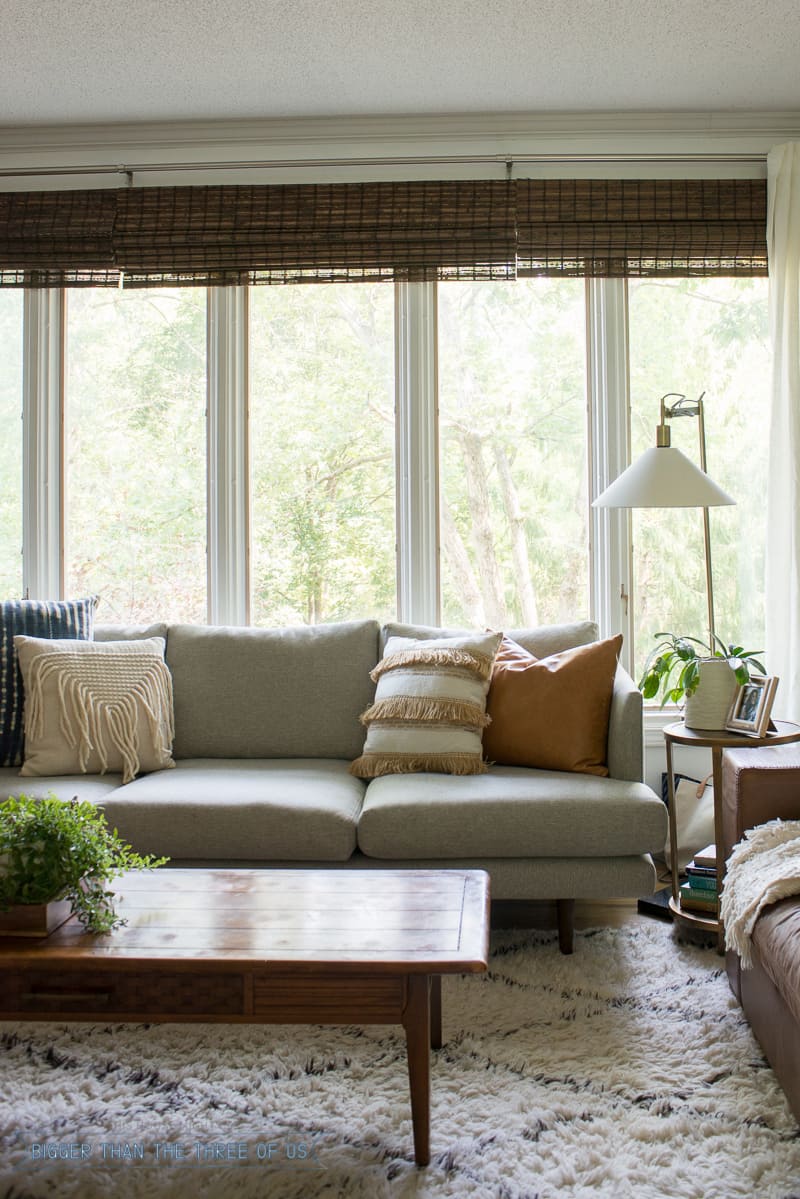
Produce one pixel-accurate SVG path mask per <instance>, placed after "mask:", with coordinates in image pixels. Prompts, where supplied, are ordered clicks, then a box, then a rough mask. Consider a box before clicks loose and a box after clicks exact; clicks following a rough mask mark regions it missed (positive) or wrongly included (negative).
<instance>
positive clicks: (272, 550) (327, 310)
mask: <svg viewBox="0 0 800 1199" xmlns="http://www.w3.org/2000/svg"><path fill="white" fill-rule="evenodd" d="M250 313H251V320H250V347H251V348H250V430H251V435H250V462H251V480H252V482H251V488H252V516H251V541H252V567H251V572H252V582H251V587H252V605H251V612H252V618H253V620H254V621H255V623H257V624H276V625H277V624H318V623H320V622H323V621H336V620H347V619H354V618H363V617H376V618H378V619H391V618H392V617H393V616H394V614H395V607H396V600H395V594H396V584H395V574H396V571H395V483H394V331H393V316H394V292H393V289H392V288H391V287H389V286H387V285H385V284H384V285H380V284H363V285H355V284H331V285H328V286H322V287H261V288H254V289H253V290H252V291H251V294H250Z"/></svg>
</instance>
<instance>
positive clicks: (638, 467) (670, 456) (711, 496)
mask: <svg viewBox="0 0 800 1199" xmlns="http://www.w3.org/2000/svg"><path fill="white" fill-rule="evenodd" d="M704 395H705V392H703V393H702V394H701V395H700V397H699V399H697V400H687V398H686V396H685V395H681V394H680V393H679V392H675V391H670V392H667V394H666V395H664V396H662V397H661V419H660V422H659V424H658V425H657V427H656V444H655V445H654V446H652V447H651V448H650V449H649V450H645V452H644V453H643V454H642V455H641V457H640V458H637V459H636V461H635V462H632V463H631V465H630V466H629V467H628V468H627V469H626V470H624V471H623V472H622V474H621V475H619V477H618V478H616V479H615V480H614V482H613V483H611V484H610V485H609V486H608V487H606V489H605V491H603V492H602V493H601V494H600V495H599V496H598V497H597V499H596V500H595V501H594V502H593V504H592V507H593V508H702V509H703V544H704V548H705V566H706V596H707V602H708V628H709V633H710V639H711V648H712V651H713V648H714V638H715V636H716V626H715V622H714V584H713V580H712V577H711V533H710V525H709V519H708V509H709V508H715V507H718V506H721V505H723V504H735V503H736V500H734V499H732V498H731V496H729V495H728V493H727V491H723V490H722V488H721V487H718V486H717V484H716V483H715V482H714V481H713V480H712V479H710V478H709V477H708V474H707V473H706V427H705V420H704V416H703V396H704ZM672 399H674V400H675V403H673V404H669V405H668V404H667V400H672ZM681 416H690V417H695V416H696V417H697V419H698V426H699V436H700V467H699V468H698V467H697V466H695V465H694V463H693V462H691V461H690V460H689V459H688V458H687V457H686V455H685V454H682V453H681V451H680V450H676V449H674V448H673V446H672V445H671V444H670V433H671V430H670V426H669V425H668V424H667V421H669V420H677V419H678V417H681Z"/></svg>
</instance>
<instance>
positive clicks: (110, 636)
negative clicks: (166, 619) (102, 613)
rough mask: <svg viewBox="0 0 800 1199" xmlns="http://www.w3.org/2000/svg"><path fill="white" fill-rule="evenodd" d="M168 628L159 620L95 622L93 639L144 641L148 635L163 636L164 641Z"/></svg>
mask: <svg viewBox="0 0 800 1199" xmlns="http://www.w3.org/2000/svg"><path fill="white" fill-rule="evenodd" d="M168 628H169V626H168V625H166V624H163V623H162V622H161V621H157V622H156V623H155V624H96V625H95V626H94V640H95V641H146V640H147V639H148V638H149V637H163V638H164V640H165V641H166V639H167V629H168Z"/></svg>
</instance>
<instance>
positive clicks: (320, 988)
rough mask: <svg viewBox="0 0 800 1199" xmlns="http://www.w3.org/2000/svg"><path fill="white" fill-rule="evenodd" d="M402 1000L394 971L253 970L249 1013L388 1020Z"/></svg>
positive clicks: (285, 1019) (274, 1018) (279, 1020)
mask: <svg viewBox="0 0 800 1199" xmlns="http://www.w3.org/2000/svg"><path fill="white" fill-rule="evenodd" d="M405 999H406V987H405V981H404V979H403V978H402V977H401V976H399V975H387V976H385V977H384V976H381V975H379V974H377V975H376V974H373V975H366V974H365V975H361V974H357V975H342V976H338V977H337V976H336V975H335V974H333V973H331V974H324V975H319V976H316V975H313V974H312V975H303V974H293V975H285V976H284V975H281V974H264V975H259V974H256V975H255V977H254V979H253V1015H254V1017H255V1018H256V1019H257V1020H263V1021H265V1022H267V1023H270V1024H295V1023H297V1024H303V1023H310V1024H326V1023H328V1024H351V1023H352V1024H392V1023H395V1022H396V1021H398V1020H400V1018H401V1016H402V1012H403V1007H404V1004H405Z"/></svg>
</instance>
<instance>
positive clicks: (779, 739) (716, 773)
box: [664, 720, 800, 951]
mask: <svg viewBox="0 0 800 1199" xmlns="http://www.w3.org/2000/svg"><path fill="white" fill-rule="evenodd" d="M772 725H773V727H772V728H771V729H770V730H769V731H768V732H767V733H765V734H764V736H763V737H748V736H747V735H746V734H744V733H730V732H728V731H727V729H721V730H720V731H719V732H717V731H715V730H710V729H687V727H686V725H685V724H684V723H683V721H682V720H676V721H675V722H674V723H673V724H668V725H665V727H664V742H665V744H666V750H667V794H668V796H669V843H670V846H671V847H672V852H671V853H670V858H671V863H672V896H671V898H670V901H669V907H670V911H671V912H672V914H673V916H674V917H675V918H677V919H678V920H681V921H682V922H683V923H684V924H686V925H688V926H690V927H693V928H698V929H704V930H705V931H707V932H710V933H716V936H717V948H718V949H719V950H720V951H722V948H723V944H724V939H723V929H722V922H721V921H720V919H719V914H717V915H716V916H705V915H702V914H700V913H699V912H688V911H686V909H685V908H682V907H681V902H680V887H679V883H678V855H677V853H676V852H675V846H676V845H677V841H678V833H677V813H676V811H675V771H674V769H673V765H672V747H673V746H674V745H691V746H696V747H699V748H707V749H710V750H711V769H712V772H713V779H714V844H715V845H716V847H717V895H720V894H721V893H722V880H723V878H724V877H725V862H724V860H723V856H722V751H723V749H734V748H738V749H753V748H754V747H755V746H759V745H788V744H789V743H790V742H792V741H800V725H798V724H793V723H791V721H788V720H774V721H773V722H772Z"/></svg>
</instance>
